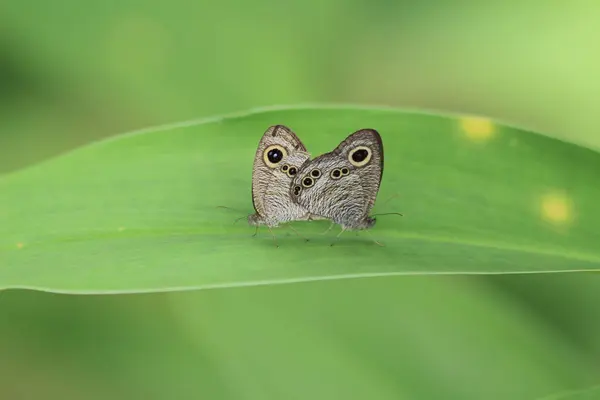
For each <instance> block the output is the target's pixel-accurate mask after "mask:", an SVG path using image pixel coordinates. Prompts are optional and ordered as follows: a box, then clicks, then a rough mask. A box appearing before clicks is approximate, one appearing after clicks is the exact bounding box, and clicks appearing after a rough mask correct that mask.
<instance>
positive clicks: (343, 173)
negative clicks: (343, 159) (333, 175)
mask: <svg viewBox="0 0 600 400" xmlns="http://www.w3.org/2000/svg"><path fill="white" fill-rule="evenodd" d="M341 172H342V175H348V174H349V173H350V170H349V169H348V168H346V167H344V168H342V170H341Z"/></svg>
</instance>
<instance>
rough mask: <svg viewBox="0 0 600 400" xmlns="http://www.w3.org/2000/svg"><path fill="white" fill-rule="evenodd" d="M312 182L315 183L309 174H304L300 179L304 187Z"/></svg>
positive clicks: (309, 185) (307, 186)
mask: <svg viewBox="0 0 600 400" xmlns="http://www.w3.org/2000/svg"><path fill="white" fill-rule="evenodd" d="M314 184H315V180H314V179H313V178H311V177H310V176H305V177H304V178H303V179H302V186H304V187H306V188H309V187H311V186H312V185H314Z"/></svg>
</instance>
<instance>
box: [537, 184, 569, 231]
mask: <svg viewBox="0 0 600 400" xmlns="http://www.w3.org/2000/svg"><path fill="white" fill-rule="evenodd" d="M542 217H543V218H544V219H545V220H547V221H549V222H552V223H558V224H563V223H566V222H570V221H571V220H572V219H573V205H572V201H571V199H570V198H569V197H568V196H567V195H566V194H565V193H561V192H555V193H550V194H547V195H545V196H544V197H543V198H542Z"/></svg>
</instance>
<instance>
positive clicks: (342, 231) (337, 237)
mask: <svg viewBox="0 0 600 400" xmlns="http://www.w3.org/2000/svg"><path fill="white" fill-rule="evenodd" d="M345 231H346V228H342V230H341V231H340V233H338V234H337V236H336V237H335V242H333V243H331V244H330V246H333V245H334V244H335V243H336V242H337V241H338V240H339V238H340V235H341V234H342V233H344V232H345Z"/></svg>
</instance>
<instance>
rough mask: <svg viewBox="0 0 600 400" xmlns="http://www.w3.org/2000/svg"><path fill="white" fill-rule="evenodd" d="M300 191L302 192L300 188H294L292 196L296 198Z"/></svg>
mask: <svg viewBox="0 0 600 400" xmlns="http://www.w3.org/2000/svg"><path fill="white" fill-rule="evenodd" d="M300 190H302V188H301V187H300V186H298V185H296V186H294V196H298V195H299V194H300Z"/></svg>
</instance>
